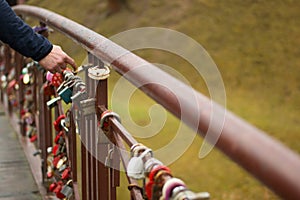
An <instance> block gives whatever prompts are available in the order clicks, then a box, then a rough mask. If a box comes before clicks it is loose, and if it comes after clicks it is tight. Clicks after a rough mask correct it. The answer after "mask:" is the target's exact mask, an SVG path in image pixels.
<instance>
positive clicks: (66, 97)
mask: <svg viewBox="0 0 300 200" xmlns="http://www.w3.org/2000/svg"><path fill="white" fill-rule="evenodd" d="M72 93H73V91H72V88H71V87H68V86H67V87H64V88H63V89H62V90H61V91H60V92H59V93H58V95H59V96H60V97H61V99H62V100H63V101H64V102H65V103H66V104H69V103H71V102H72V100H71V96H72Z"/></svg>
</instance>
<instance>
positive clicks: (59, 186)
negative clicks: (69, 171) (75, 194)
mask: <svg viewBox="0 0 300 200" xmlns="http://www.w3.org/2000/svg"><path fill="white" fill-rule="evenodd" d="M62 188H63V182H62V181H59V182H57V186H56V187H55V189H54V190H53V192H54V193H55V194H56V197H57V198H59V199H63V198H65V197H66V196H65V195H64V194H62V193H61V191H62Z"/></svg>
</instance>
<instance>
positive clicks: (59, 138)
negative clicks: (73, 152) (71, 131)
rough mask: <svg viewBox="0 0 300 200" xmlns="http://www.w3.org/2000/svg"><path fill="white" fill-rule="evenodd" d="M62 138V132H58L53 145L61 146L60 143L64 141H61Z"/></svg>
mask: <svg viewBox="0 0 300 200" xmlns="http://www.w3.org/2000/svg"><path fill="white" fill-rule="evenodd" d="M63 137H64V132H63V131H59V133H58V134H57V135H56V136H55V138H54V142H55V144H62V142H64V141H61V138H62V139H63Z"/></svg>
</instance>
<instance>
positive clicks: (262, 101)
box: [27, 0, 300, 199]
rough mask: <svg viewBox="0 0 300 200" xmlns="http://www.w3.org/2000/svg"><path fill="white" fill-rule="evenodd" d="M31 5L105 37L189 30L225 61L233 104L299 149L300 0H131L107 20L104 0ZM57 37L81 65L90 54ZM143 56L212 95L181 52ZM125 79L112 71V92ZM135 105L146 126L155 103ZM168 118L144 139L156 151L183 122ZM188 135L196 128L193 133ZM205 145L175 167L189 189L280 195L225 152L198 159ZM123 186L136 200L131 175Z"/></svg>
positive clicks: (234, 195) (141, 100) (140, 97)
mask: <svg viewBox="0 0 300 200" xmlns="http://www.w3.org/2000/svg"><path fill="white" fill-rule="evenodd" d="M27 3H28V4H31V5H36V6H40V7H44V8H47V9H49V10H52V11H55V12H57V13H59V14H61V15H63V16H66V17H68V18H70V19H72V20H74V21H76V22H78V23H80V24H83V25H85V26H86V27H88V28H90V29H92V30H94V31H96V32H98V33H100V34H102V35H104V36H105V37H110V36H112V35H114V34H117V33H120V32H122V31H125V30H128V29H132V28H137V27H144V26H153V27H163V28H170V29H173V30H177V31H180V32H182V33H185V34H186V35H188V36H190V37H191V38H193V39H195V40H196V41H197V42H198V43H200V44H201V45H202V46H203V47H204V48H205V49H206V50H207V52H208V53H209V54H210V56H211V57H212V58H213V60H214V61H215V63H216V65H217V66H218V69H219V71H220V72H221V75H222V78H223V81H224V84H225V89H226V95H227V99H226V101H227V104H226V107H227V109H229V110H231V111H233V112H234V113H235V114H237V115H239V116H241V117H242V118H244V119H246V120H247V121H248V122H250V123H251V124H254V125H255V126H257V127H259V128H260V129H262V130H264V131H266V132H267V133H268V134H270V135H271V136H272V137H274V138H276V139H278V140H280V141H281V142H283V143H284V144H286V145H287V146H289V147H290V148H291V149H293V150H294V151H296V152H297V153H299V152H300V142H299V139H300V135H299V129H300V119H299V117H298V116H299V114H300V102H299V99H300V81H299V80H300V67H299V65H300V48H299V46H300V37H299V35H300V29H299V27H300V20H299V19H300V12H299V11H300V2H299V1H296V0H285V1H281V0H273V1H256V0H244V1H239V0H226V1H217V0H187V1H182V0H173V1H160V0H151V1H150V0H128V3H129V5H130V8H131V10H128V9H123V10H121V11H120V12H118V13H116V14H114V15H112V16H110V17H105V13H106V11H107V9H106V1H103V0H97V1H96V0H88V1H80V0H72V1H70V0H65V1H61V0H52V1H49V0H48V1H47V0H44V1H39V0H29V1H28V2H27ZM50 39H51V40H52V41H53V42H54V43H56V44H59V45H61V46H62V47H63V49H64V50H65V51H66V52H67V53H68V54H70V55H71V56H72V57H73V58H74V59H75V60H76V62H77V63H78V64H81V62H82V61H83V60H84V58H85V56H86V54H85V52H84V51H83V50H82V49H81V48H80V47H79V46H77V45H76V44H74V43H73V42H72V41H70V40H69V39H66V38H65V37H63V36H61V35H60V34H57V33H54V34H53V35H52V36H50ZM136 53H137V54H138V55H140V56H141V57H143V58H145V59H146V60H149V61H151V62H156V63H163V64H166V65H168V66H172V67H173V68H174V69H175V70H177V71H178V72H180V73H181V74H183V75H184V76H185V77H186V78H187V79H188V80H189V81H190V83H191V84H192V86H193V87H194V88H195V89H197V90H198V91H200V92H201V93H204V94H206V95H209V94H208V92H207V88H206V86H205V84H203V80H202V79H201V77H198V76H196V75H195V73H193V71H191V70H189V67H188V64H187V63H186V62H185V61H184V60H183V59H180V58H178V56H175V55H172V54H168V53H166V52H160V51H155V50H145V51H139V52H136ZM118 79H119V76H118V75H117V74H115V73H113V74H112V76H111V78H110V80H109V87H110V89H112V88H113V86H114V83H115V82H116V81H117V80H118ZM130 102H131V105H130V111H131V117H132V118H133V120H134V121H135V122H136V123H137V124H138V125H141V126H145V125H147V124H148V123H149V122H150V117H149V115H148V109H149V107H150V106H151V105H152V104H153V103H154V102H152V101H151V100H150V99H149V98H147V97H146V96H145V95H144V94H142V93H141V92H135V93H134V95H133V96H132V99H131V101H130ZM133 102H134V103H133ZM167 116H168V117H167V122H166V126H165V127H164V128H163V130H162V131H161V132H160V133H159V134H158V135H156V136H154V137H151V138H147V139H146V138H145V139H142V138H137V139H138V140H139V141H141V142H143V143H144V144H146V145H148V146H149V147H151V148H152V149H154V150H155V149H157V148H159V147H161V145H164V144H166V143H168V141H170V139H172V137H174V135H172V133H173V132H174V131H176V128H177V127H178V121H177V120H176V119H175V118H174V117H172V116H171V115H169V114H168V115H167ZM128 128H129V130H130V127H128ZM186 134H187V135H192V134H193V133H192V132H191V131H189V130H187V131H186ZM201 142H202V139H201V138H199V137H196V138H195V139H194V141H193V144H192V145H190V146H189V148H188V149H187V151H186V152H185V153H184V154H183V156H181V157H180V158H179V159H178V160H176V162H174V163H173V164H171V165H170V167H171V169H172V171H173V173H174V175H175V176H178V177H180V178H182V179H183V180H184V181H185V182H186V183H187V185H188V186H189V188H191V189H192V190H194V191H208V192H210V193H211V195H212V199H277V198H278V197H276V195H274V194H273V193H272V192H270V191H269V190H268V189H267V188H265V187H264V186H263V185H261V184H260V183H259V182H258V181H256V180H255V179H254V178H252V177H251V176H250V175H249V174H248V173H247V172H245V171H244V170H242V169H241V168H239V167H238V166H237V165H236V164H235V163H233V162H231V161H230V160H229V159H228V158H227V157H226V156H224V155H223V154H222V153H220V152H219V151H218V150H213V151H212V153H210V154H209V155H208V156H207V157H205V158H204V159H201V160H200V159H198V153H199V148H200V145H201ZM121 185H122V187H121V188H120V189H119V192H118V195H119V199H129V193H128V192H127V191H126V186H127V183H126V181H125V179H122V183H121Z"/></svg>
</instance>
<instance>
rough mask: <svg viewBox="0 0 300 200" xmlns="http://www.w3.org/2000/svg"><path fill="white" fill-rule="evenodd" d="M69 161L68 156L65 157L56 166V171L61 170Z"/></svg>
mask: <svg viewBox="0 0 300 200" xmlns="http://www.w3.org/2000/svg"><path fill="white" fill-rule="evenodd" d="M67 160H68V158H67V156H63V157H62V158H61V159H60V160H59V161H58V162H57V164H56V169H59V168H60V167H61V166H62V165H63V164H64V163H65V162H66V161H67Z"/></svg>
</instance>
